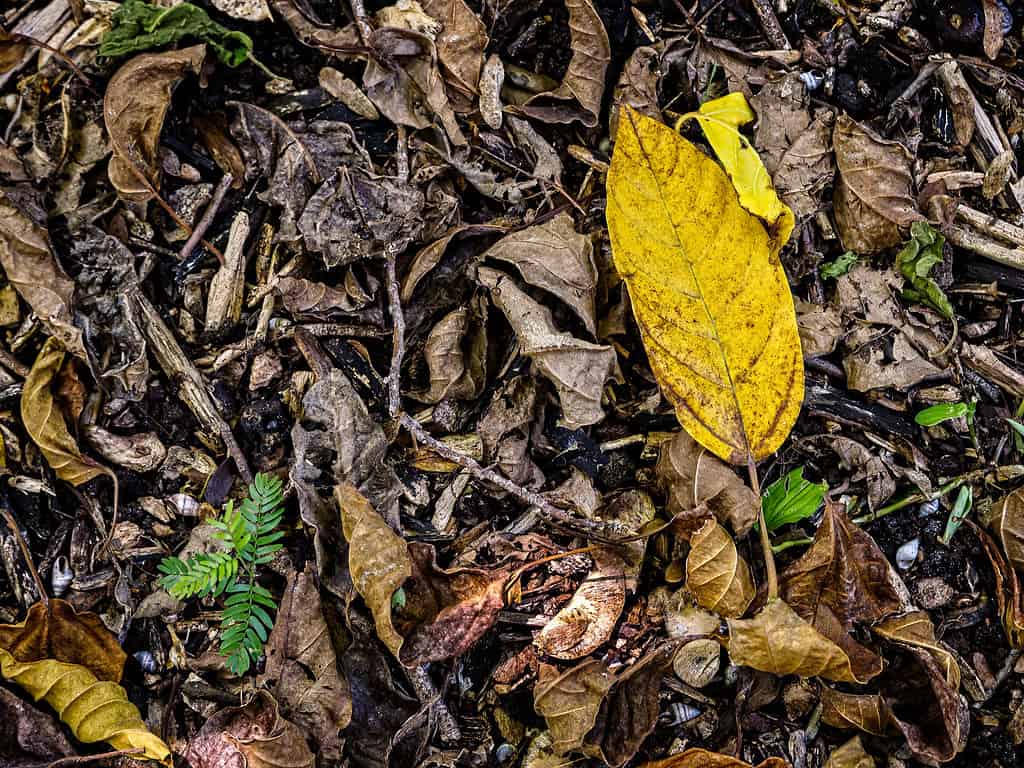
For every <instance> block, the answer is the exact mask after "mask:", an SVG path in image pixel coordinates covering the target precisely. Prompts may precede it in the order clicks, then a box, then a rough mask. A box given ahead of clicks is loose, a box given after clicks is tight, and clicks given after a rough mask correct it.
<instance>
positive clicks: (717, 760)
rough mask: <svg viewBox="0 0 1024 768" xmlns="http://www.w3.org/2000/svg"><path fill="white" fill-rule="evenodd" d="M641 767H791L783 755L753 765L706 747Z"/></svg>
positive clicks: (644, 764) (641, 767)
mask: <svg viewBox="0 0 1024 768" xmlns="http://www.w3.org/2000/svg"><path fill="white" fill-rule="evenodd" d="M640 768H789V763H787V762H786V761H785V760H783V759H782V758H781V757H769V758H768V759H767V760H764V761H763V762H760V763H758V764H757V765H756V766H751V765H750V763H745V762H743V761H742V760H740V759H738V758H735V757H733V756H731V755H723V754H720V753H718V752H708V751H707V750H706V749H687V750H686V751H684V752H680V753H679V754H678V755H672V756H671V757H666V758H665V759H664V760H654V761H653V762H650V763H643V764H642V765H641V766H640Z"/></svg>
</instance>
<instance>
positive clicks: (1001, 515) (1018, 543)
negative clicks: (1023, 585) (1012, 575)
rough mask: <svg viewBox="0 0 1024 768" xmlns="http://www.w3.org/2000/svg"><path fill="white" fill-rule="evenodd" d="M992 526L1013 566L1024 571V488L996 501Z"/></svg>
mask: <svg viewBox="0 0 1024 768" xmlns="http://www.w3.org/2000/svg"><path fill="white" fill-rule="evenodd" d="M991 527H992V530H993V532H994V533H995V535H996V537H997V538H998V540H999V543H1000V544H1001V545H1002V547H1003V553H1004V554H1005V555H1006V558H1007V559H1008V560H1009V561H1010V565H1011V567H1013V568H1017V569H1020V570H1022V571H1024V488H1018V489H1017V490H1016V491H1013V492H1012V493H1010V494H1008V495H1006V496H1004V497H1003V498H1001V499H1000V500H999V501H997V502H996V503H995V505H994V506H993V507H992V523H991Z"/></svg>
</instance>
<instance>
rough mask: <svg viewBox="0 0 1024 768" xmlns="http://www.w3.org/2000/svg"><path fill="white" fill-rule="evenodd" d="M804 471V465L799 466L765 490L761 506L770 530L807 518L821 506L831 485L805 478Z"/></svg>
mask: <svg viewBox="0 0 1024 768" xmlns="http://www.w3.org/2000/svg"><path fill="white" fill-rule="evenodd" d="M803 472H804V468H803V467H797V468H796V469H794V470H793V471H792V472H790V473H789V474H788V475H786V476H785V477H783V478H780V479H778V480H776V481H775V482H774V483H772V484H771V485H769V486H768V487H767V488H766V489H765V491H764V494H762V496H761V506H762V509H763V510H764V521H765V525H767V526H768V530H769V531H774V530H775V529H777V528H780V527H782V526H783V525H788V524H790V523H796V522H799V521H800V520H804V519H806V518H808V517H810V516H811V515H813V514H814V513H815V512H817V511H818V508H819V507H820V506H821V502H822V499H824V498H825V493H826V492H827V491H828V485H827V484H826V483H824V482H822V483H812V482H810V481H809V480H805V479H804V476H803Z"/></svg>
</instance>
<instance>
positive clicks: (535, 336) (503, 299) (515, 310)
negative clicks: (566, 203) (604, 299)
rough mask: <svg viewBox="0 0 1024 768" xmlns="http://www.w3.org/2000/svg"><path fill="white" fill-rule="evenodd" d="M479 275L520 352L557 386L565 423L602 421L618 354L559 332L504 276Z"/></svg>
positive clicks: (486, 272)
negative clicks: (607, 385)
mask: <svg viewBox="0 0 1024 768" xmlns="http://www.w3.org/2000/svg"><path fill="white" fill-rule="evenodd" d="M478 274H479V279H480V282H481V283H483V284H484V285H485V286H487V287H488V288H490V289H491V297H492V298H493V300H494V303H495V304H497V305H498V307H499V308H500V309H501V311H502V312H504V313H505V316H506V317H507V318H508V321H509V324H510V325H511V326H512V329H513V330H514V331H515V332H516V336H517V337H518V339H519V344H520V348H521V350H522V353H523V354H524V355H526V356H527V357H529V358H531V359H532V360H533V362H534V364H535V365H536V366H537V368H538V369H539V370H540V372H541V373H542V374H543V375H544V376H545V378H547V379H548V380H549V381H550V382H551V383H552V384H554V386H555V389H556V390H557V391H558V399H559V402H560V403H561V404H562V416H563V420H564V422H565V425H566V426H567V427H569V428H570V429H575V428H577V427H584V426H588V425H590V424H596V423H597V422H599V421H601V420H602V419H604V417H605V412H604V409H603V408H602V407H601V395H602V393H603V391H604V385H605V382H606V381H607V380H608V379H610V378H611V377H612V376H613V373H614V371H615V370H616V359H615V351H614V350H613V349H612V348H611V347H606V346H603V345H600V344H592V343H590V342H587V341H581V340H580V339H577V338H575V337H574V336H572V335H571V334H568V333H564V332H562V331H559V330H557V329H556V328H555V324H554V321H553V319H552V317H551V311H550V310H549V309H547V308H546V307H544V306H542V305H541V304H539V303H537V302H536V301H534V300H533V299H531V298H530V297H529V296H528V295H527V294H526V293H525V292H524V291H523V290H522V289H521V288H519V286H517V285H516V283H515V281H514V280H512V279H511V278H510V277H508V276H507V275H506V274H504V273H503V272H499V271H498V270H495V269H490V268H487V267H481V268H480V269H479V271H478Z"/></svg>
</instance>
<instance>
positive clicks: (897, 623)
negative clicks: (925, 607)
mask: <svg viewBox="0 0 1024 768" xmlns="http://www.w3.org/2000/svg"><path fill="white" fill-rule="evenodd" d="M872 631H873V632H874V633H875V634H876V635H878V636H879V637H884V638H885V639H886V640H888V641H890V642H892V643H896V644H898V645H902V646H904V647H912V648H919V649H921V650H922V651H926V652H927V653H929V654H930V655H931V657H932V658H933V659H935V663H936V664H938V665H939V668H940V669H941V670H942V673H943V675H945V678H946V683H947V684H948V685H949V687H950V688H952V689H953V690H954V691H955V690H957V689H959V688H960V667H959V665H958V664H957V663H956V658H955V657H954V656H953V654H952V653H950V652H949V650H947V649H946V647H945V646H944V645H943V644H942V643H940V642H939V641H938V639H937V638H936V637H935V626H934V625H933V624H932V620H931V619H930V618H929V617H928V614H927V613H925V612H924V611H911V612H910V613H907V614H905V615H903V616H896V617H895V618H892V619H889V620H888V621H883V622H882V623H881V624H878V625H876V626H874V627H872Z"/></svg>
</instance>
